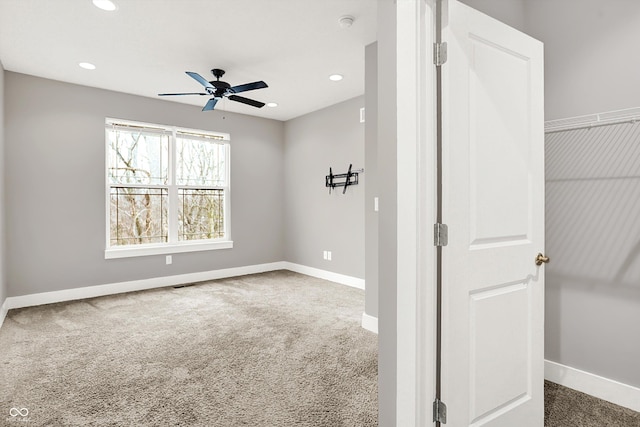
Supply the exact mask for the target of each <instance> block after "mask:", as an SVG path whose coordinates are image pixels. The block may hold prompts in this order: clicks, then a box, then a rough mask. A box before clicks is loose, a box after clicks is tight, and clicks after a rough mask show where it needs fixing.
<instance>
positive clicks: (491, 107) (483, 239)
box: [441, 0, 544, 427]
mask: <svg viewBox="0 0 640 427" xmlns="http://www.w3.org/2000/svg"><path fill="white" fill-rule="evenodd" d="M442 12H443V15H442V19H443V21H442V41H444V42H446V43H447V51H448V58H447V61H446V63H445V64H444V65H443V66H442V68H441V70H442V120H443V128H442V156H443V157H442V162H443V163H442V174H443V175H442V190H443V196H442V219H443V222H444V223H445V224H447V225H448V230H449V236H448V237H449V241H448V245H447V246H445V247H443V248H442V352H441V357H442V359H441V360H442V370H441V381H442V382H441V384H442V385H441V400H442V401H443V402H444V403H445V404H446V405H447V414H448V420H447V423H446V425H447V427H449V426H456V427H457V426H491V427H496V426H504V427H529V426H531V427H534V426H536V427H542V425H543V417H544V411H543V401H544V399H543V378H544V373H543V371H544V365H543V333H544V266H537V265H536V264H535V258H536V255H537V254H538V252H544V163H543V162H544V155H543V154H544V152H543V150H544V114H543V46H542V43H540V42H538V41H537V40H534V39H532V38H531V37H529V36H527V35H525V34H523V33H520V32H518V31H516V30H514V29H513V28H511V27H508V26H507V25H505V24H503V23H501V22H499V21H496V20H494V19H492V18H490V17H488V16H486V15H483V14H482V13H480V12H478V11H476V10H474V9H471V8H469V7H468V6H465V5H463V4H461V3H459V2H457V1H455V0H448V1H447V0H443V10H442Z"/></svg>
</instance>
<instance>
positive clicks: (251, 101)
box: [229, 95, 264, 108]
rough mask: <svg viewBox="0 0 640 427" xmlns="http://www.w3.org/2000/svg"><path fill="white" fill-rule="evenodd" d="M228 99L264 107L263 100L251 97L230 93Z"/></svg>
mask: <svg viewBox="0 0 640 427" xmlns="http://www.w3.org/2000/svg"><path fill="white" fill-rule="evenodd" d="M229 99H230V100H232V101H237V102H242V103H243V104H247V105H251V106H252V107H258V108H262V107H264V102H260V101H255V100H253V99H249V98H244V97H242V96H237V95H231V96H230V97H229Z"/></svg>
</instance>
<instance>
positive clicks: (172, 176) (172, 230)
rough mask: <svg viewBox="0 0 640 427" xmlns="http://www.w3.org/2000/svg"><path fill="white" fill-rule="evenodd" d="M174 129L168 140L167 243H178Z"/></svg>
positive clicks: (176, 161)
mask: <svg viewBox="0 0 640 427" xmlns="http://www.w3.org/2000/svg"><path fill="white" fill-rule="evenodd" d="M176 145H177V142H176V128H175V127H174V128H173V129H172V131H171V138H170V139H169V209H168V215H169V243H178V203H179V200H178V186H177V185H176V175H177V166H176V165H177V163H178V160H177V157H176V154H177V148H176Z"/></svg>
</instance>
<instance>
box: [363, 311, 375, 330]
mask: <svg viewBox="0 0 640 427" xmlns="http://www.w3.org/2000/svg"><path fill="white" fill-rule="evenodd" d="M362 327H363V328H365V329H366V330H367V331H371V332H373V333H374V334H377V333H378V318H377V317H373V316H370V315H368V314H367V313H362Z"/></svg>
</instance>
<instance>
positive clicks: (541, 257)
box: [536, 252, 549, 265]
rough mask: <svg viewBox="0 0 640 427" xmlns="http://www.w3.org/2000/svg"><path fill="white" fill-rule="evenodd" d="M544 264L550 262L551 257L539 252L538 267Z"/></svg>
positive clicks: (537, 257)
mask: <svg viewBox="0 0 640 427" xmlns="http://www.w3.org/2000/svg"><path fill="white" fill-rule="evenodd" d="M543 262H545V263H546V262H549V257H548V256H544V255H542V254H541V253H539V252H538V256H536V265H542V263H543Z"/></svg>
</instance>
